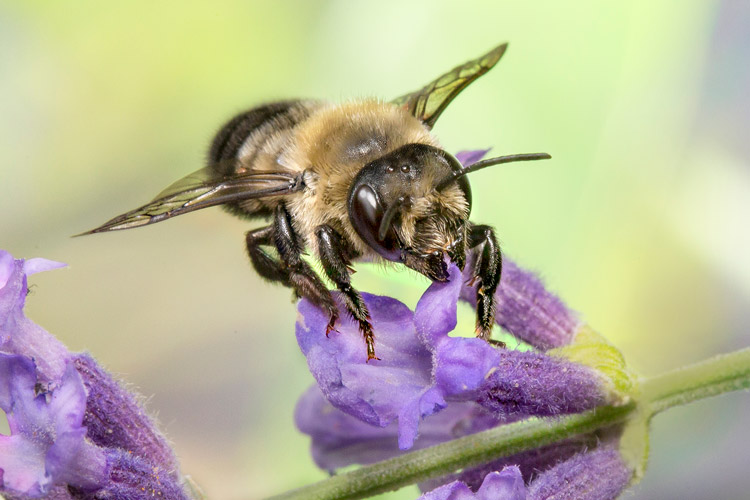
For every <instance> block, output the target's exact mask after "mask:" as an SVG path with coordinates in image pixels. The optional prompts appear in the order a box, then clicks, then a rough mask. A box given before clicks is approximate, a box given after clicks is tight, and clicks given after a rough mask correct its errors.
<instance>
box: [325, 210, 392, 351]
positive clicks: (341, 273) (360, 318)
mask: <svg viewBox="0 0 750 500" xmlns="http://www.w3.org/2000/svg"><path fill="white" fill-rule="evenodd" d="M315 235H316V236H317V237H318V256H319V257H320V262H321V264H323V269H324V270H325V273H326V275H327V276H328V278H329V279H330V280H331V281H332V282H333V283H334V284H335V285H336V288H338V289H339V291H340V292H341V293H342V294H343V296H344V302H345V304H346V309H347V311H349V314H351V316H352V318H354V319H355V320H356V321H357V322H358V323H359V331H360V332H362V335H363V336H364V338H365V343H366V344H367V361H370V360H371V359H380V358H378V357H377V356H375V334H374V332H373V330H372V324H370V312H369V311H368V310H367V305H366V304H365V302H364V300H362V296H361V295H360V294H359V292H358V291H357V290H355V289H354V288H353V287H352V284H351V278H350V274H351V273H350V271H349V265H350V264H351V261H350V256H351V255H352V253H353V251H352V250H351V249H350V248H348V247H347V245H346V242H345V240H344V239H343V238H342V237H341V235H340V234H339V233H338V232H336V230H335V229H333V228H332V227H331V226H328V225H326V224H323V225H321V226H318V227H317V228H316V229H315Z"/></svg>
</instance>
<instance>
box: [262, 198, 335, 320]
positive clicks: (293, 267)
mask: <svg viewBox="0 0 750 500" xmlns="http://www.w3.org/2000/svg"><path fill="white" fill-rule="evenodd" d="M268 237H269V238H270V237H272V239H273V243H274V245H275V247H276V251H277V252H278V253H279V259H280V262H279V268H280V271H281V272H283V273H285V275H286V280H285V281H282V280H279V281H282V282H283V283H284V284H285V285H286V286H289V287H291V288H292V289H293V290H294V292H295V293H296V294H297V296H298V297H305V298H307V299H309V300H310V301H312V302H313V303H314V304H315V305H317V306H318V307H320V308H321V309H323V310H325V311H326V312H327V313H328V316H329V321H328V331H331V330H333V327H334V325H335V324H336V320H337V319H338V315H339V310H338V308H337V307H336V303H335V302H334V301H333V297H332V296H331V292H330V291H329V290H328V288H326V286H325V284H324V283H323V282H322V281H321V279H320V277H318V275H317V274H316V273H315V271H314V270H313V268H312V267H310V264H308V263H307V262H305V261H304V260H303V259H302V250H303V249H304V248H303V246H302V245H301V243H300V240H299V238H298V236H297V234H296V233H295V232H294V228H293V227H292V222H291V218H290V216H289V212H287V210H286V207H284V205H279V206H278V207H277V208H276V211H275V213H274V221H273V226H272V231H271V234H270V235H269V236H268ZM251 258H252V257H251ZM256 269H258V268H257V267H256ZM259 272H260V271H259ZM261 275H263V272H261ZM326 333H328V332H326Z"/></svg>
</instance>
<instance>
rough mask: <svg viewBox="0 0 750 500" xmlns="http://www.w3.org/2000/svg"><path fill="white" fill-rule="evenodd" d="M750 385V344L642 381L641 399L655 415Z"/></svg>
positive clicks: (747, 387) (749, 386) (746, 387)
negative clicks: (747, 346) (674, 407)
mask: <svg viewBox="0 0 750 500" xmlns="http://www.w3.org/2000/svg"><path fill="white" fill-rule="evenodd" d="M749 388H750V348H745V349H741V350H739V351H735V352H732V353H730V354H722V355H720V356H715V357H713V358H710V359H707V360H705V361H701V362H700V363H696V364H694V365H689V366H685V367H682V368H678V369H676V370H673V371H670V372H667V373H663V374H661V375H657V376H655V377H652V378H649V379H647V380H644V381H643V382H642V383H641V397H640V399H641V402H642V403H643V404H646V405H648V409H647V411H648V412H649V413H650V415H655V414H657V413H659V412H662V411H664V410H666V409H668V408H671V407H673V406H678V405H683V404H687V403H691V402H693V401H696V400H699V399H705V398H709V397H711V396H716V395H718V394H723V393H725V392H730V391H737V390H740V389H749Z"/></svg>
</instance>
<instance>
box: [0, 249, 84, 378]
mask: <svg viewBox="0 0 750 500" xmlns="http://www.w3.org/2000/svg"><path fill="white" fill-rule="evenodd" d="M32 260H34V259H32ZM42 260H44V259H42ZM29 262H31V261H29ZM51 262H52V261H44V262H42V261H41V260H40V261H37V262H35V263H33V264H32V265H31V268H32V269H37V270H41V268H51V267H50V266H52V264H51ZM0 283H2V287H0V350H2V351H3V352H7V353H11V354H20V355H22V356H26V357H28V358H31V359H33V360H34V362H35V363H36V369H37V375H38V378H39V382H40V383H42V384H45V385H50V388H53V387H54V386H55V385H56V384H57V383H58V382H59V380H60V379H61V378H62V376H63V374H64V373H65V364H66V361H67V359H68V355H69V351H68V349H67V348H66V347H65V346H64V345H63V344H62V343H61V342H60V341H59V340H57V339H56V338H55V337H53V336H52V335H50V334H49V333H48V332H47V331H45V330H44V328H42V327H40V326H39V325H37V324H35V323H34V322H33V321H31V320H29V319H28V318H27V317H26V316H25V315H24V313H23V307H24V303H25V302H26V292H27V290H28V288H27V284H26V272H25V271H24V261H23V260H20V259H17V260H13V257H11V256H10V254H8V253H7V252H5V251H2V250H0Z"/></svg>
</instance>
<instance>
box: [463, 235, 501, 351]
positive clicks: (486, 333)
mask: <svg viewBox="0 0 750 500" xmlns="http://www.w3.org/2000/svg"><path fill="white" fill-rule="evenodd" d="M469 246H470V248H471V251H472V252H473V253H474V257H475V260H474V275H473V278H472V281H473V282H476V283H478V284H477V336H478V337H480V338H482V339H484V340H489V338H490V335H491V334H492V327H493V325H494V324H495V290H497V286H498V285H499V284H500V275H501V273H502V267H503V266H502V255H501V254H500V246H499V245H498V244H497V238H496V237H495V230H494V229H493V228H492V227H490V226H485V225H473V224H472V226H471V228H470V229H469Z"/></svg>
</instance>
